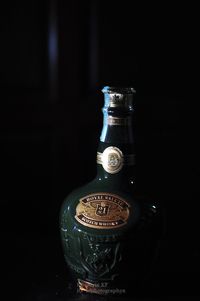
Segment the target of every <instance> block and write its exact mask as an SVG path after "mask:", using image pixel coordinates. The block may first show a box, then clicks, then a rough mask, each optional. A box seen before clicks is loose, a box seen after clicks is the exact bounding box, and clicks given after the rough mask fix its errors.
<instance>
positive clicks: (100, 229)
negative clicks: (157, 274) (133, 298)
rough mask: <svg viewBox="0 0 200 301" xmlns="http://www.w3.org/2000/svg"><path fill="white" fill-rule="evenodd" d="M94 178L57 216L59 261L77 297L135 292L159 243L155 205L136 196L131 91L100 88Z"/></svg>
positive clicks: (158, 225) (132, 91)
mask: <svg viewBox="0 0 200 301" xmlns="http://www.w3.org/2000/svg"><path fill="white" fill-rule="evenodd" d="M102 91H103V93H104V96H105V103H104V107H103V115H104V121H103V129H102V133H101V137H100V143H99V147H98V151H97V176H96V178H95V179H94V180H93V181H91V182H90V183H88V184H87V185H85V186H83V187H80V188H78V189H76V190H75V191H73V192H72V193H71V194H70V195H69V196H68V197H67V198H66V199H65V200H64V203H63V205H62V208H61V213H60V229H61V238H62V244H63V250H64V256H65V260H66V262H67V265H68V267H69V268H70V269H71V271H72V273H73V275H74V277H75V279H77V284H78V287H79V290H80V291H81V292H88V293H94V294H102V295H105V294H115V295H116V294H128V295H131V294H132V293H134V292H136V291H137V290H138V288H139V286H140V282H141V279H142V278H143V276H144V275H145V273H146V272H147V269H148V268H149V267H150V265H151V263H152V261H153V259H154V254H155V250H156V247H157V242H158V240H159V235H158V233H159V232H160V227H161V219H160V212H159V208H158V203H157V202H152V201H151V200H148V199H145V200H144V199H142V198H140V197H138V196H137V194H136V189H135V188H136V187H135V153H134V135H133V126H132V115H133V112H134V105H133V100H134V99H133V98H134V94H135V91H134V89H133V88H115V87H105V88H104V89H103V90H102Z"/></svg>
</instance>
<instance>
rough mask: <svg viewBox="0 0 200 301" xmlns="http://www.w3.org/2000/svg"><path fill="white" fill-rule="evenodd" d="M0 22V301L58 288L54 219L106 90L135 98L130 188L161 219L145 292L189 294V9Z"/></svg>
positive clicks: (82, 173) (193, 207)
mask: <svg viewBox="0 0 200 301" xmlns="http://www.w3.org/2000/svg"><path fill="white" fill-rule="evenodd" d="M0 14H1V18H0V37H1V42H0V99H1V102H0V125H1V128H0V149H1V156H0V174H1V189H0V200H1V203H0V214H1V218H0V219H1V222H2V225H1V251H2V252H3V253H2V256H1V276H2V277H1V278H3V280H5V284H4V283H3V287H2V290H1V294H5V297H4V300H6V297H7V299H8V300H9V297H10V296H11V295H12V296H15V300H18V298H19V300H60V299H58V298H59V296H58V294H59V291H62V290H63V288H64V287H65V285H66V286H67V285H68V284H67V281H66V279H65V277H66V276H65V263H64V258H63V254H62V250H61V246H60V237H59V229H58V216H59V209H60V206H61V203H62V201H63V199H64V197H65V196H66V195H67V194H68V193H69V192H70V191H71V190H72V189H74V188H75V187H77V186H80V185H82V184H84V183H86V182H87V181H89V180H90V179H92V178H93V177H94V176H95V173H96V163H95V161H96V148H97V145H98V138H99V134H100V131H101V126H102V114H101V107H102V105H103V94H102V93H101V91H100V90H101V89H102V88H103V86H105V85H111V86H115V85H120V86H133V87H135V89H136V90H137V97H136V116H135V117H136V132H135V135H136V149H137V170H138V173H137V184H138V186H139V187H141V188H142V189H143V191H144V192H145V193H149V194H151V195H153V196H154V197H155V198H158V199H160V202H161V204H163V205H164V206H165V208H166V211H167V231H166V234H165V236H164V237H163V239H162V242H161V253H160V257H159V262H158V263H157V265H156V268H155V271H154V276H153V277H152V281H151V282H152V283H151V287H152V291H154V293H155V294H158V295H161V296H162V298H165V297H168V296H197V295H199V290H198V286H199V271H200V245H199V210H198V203H199V177H200V169H199V159H198V154H199V150H198V147H197V145H198V139H199V134H198V129H197V122H196V121H197V120H198V106H197V104H198V91H197V85H198V76H197V75H196V71H198V67H199V64H198V63H199V62H198V47H197V45H198V24H197V20H198V18H197V16H196V14H195V8H191V7H188V6H187V5H186V4H185V5H184V4H183V3H182V4H181V5H180V6H177V7H175V5H174V4H173V5H170V4H167V3H166V4H164V3H163V5H158V4H155V5H153V4H152V3H150V4H145V3H143V4H142V5H141V7H138V6H136V3H135V2H134V1H121V2H115V1H97V0H93V1H92V0H91V1H81V0H69V1H64V0H58V1H56V0H51V1H39V0H29V1H20V3H19V2H18V1H16V2H14V1H13V2H12V3H10V2H9V1H4V2H1V9H0ZM174 298H176V297H174Z"/></svg>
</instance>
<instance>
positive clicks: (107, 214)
mask: <svg viewBox="0 0 200 301" xmlns="http://www.w3.org/2000/svg"><path fill="white" fill-rule="evenodd" d="M129 207H130V205H129V204H128V203H127V202H126V201H125V200H124V199H122V198H121V197H119V196H117V195H114V194H109V193H105V192H100V193H95V194H90V195H87V196H85V197H84V198H81V199H80V201H79V204H78V205H77V207H76V215H75V218H76V220H77V221H78V222H79V223H81V224H82V225H84V226H87V227H90V228H97V229H112V228H118V227H122V226H124V225H125V224H126V222H127V219H128V217H129Z"/></svg>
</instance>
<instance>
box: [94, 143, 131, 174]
mask: <svg viewBox="0 0 200 301" xmlns="http://www.w3.org/2000/svg"><path fill="white" fill-rule="evenodd" d="M97 163H98V164H101V165H102V166H103V168H104V170H105V171H107V172H108V173H110V174H116V173H118V172H119V171H120V170H121V169H122V168H123V166H124V165H134V164H135V156H134V155H133V154H130V155H123V153H122V151H121V150H120V149H119V148H117V147H115V146H109V147H107V148H106V149H105V150H104V151H103V153H100V152H98V153H97Z"/></svg>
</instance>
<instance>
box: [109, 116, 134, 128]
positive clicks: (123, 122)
mask: <svg viewBox="0 0 200 301" xmlns="http://www.w3.org/2000/svg"><path fill="white" fill-rule="evenodd" d="M107 123H108V125H120V126H127V125H131V118H130V117H126V118H121V117H113V116H108V120H107Z"/></svg>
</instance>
